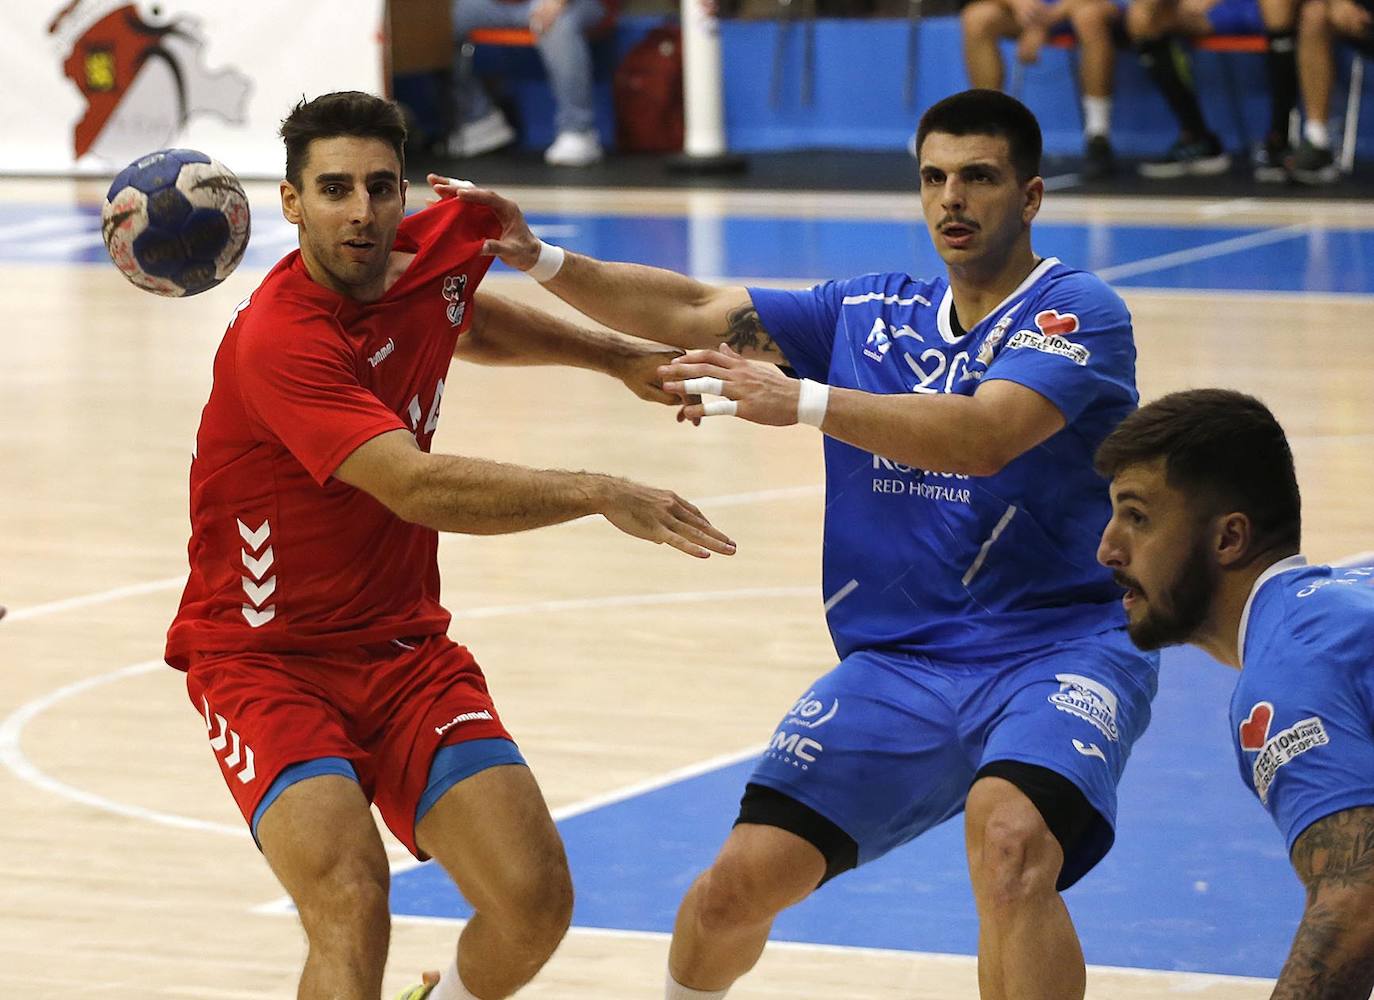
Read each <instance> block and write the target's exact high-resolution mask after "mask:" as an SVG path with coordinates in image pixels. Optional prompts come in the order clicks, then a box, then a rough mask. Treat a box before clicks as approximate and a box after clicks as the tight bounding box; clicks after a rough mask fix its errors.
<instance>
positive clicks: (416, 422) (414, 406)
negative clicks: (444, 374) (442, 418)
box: [406, 379, 444, 438]
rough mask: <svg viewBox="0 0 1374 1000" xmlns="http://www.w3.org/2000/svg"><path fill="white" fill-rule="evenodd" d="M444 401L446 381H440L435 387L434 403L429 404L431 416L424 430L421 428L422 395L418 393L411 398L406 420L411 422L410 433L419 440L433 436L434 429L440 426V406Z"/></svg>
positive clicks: (427, 419)
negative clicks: (422, 437) (423, 435)
mask: <svg viewBox="0 0 1374 1000" xmlns="http://www.w3.org/2000/svg"><path fill="white" fill-rule="evenodd" d="M443 401H444V380H443V379H440V380H439V381H438V382H437V383H436V384H435V386H434V402H432V403H430V404H429V416H427V417H425V425H424V429H423V430H422V429H421V427H420V413H421V412H422V411H421V409H420V395H419V393H416V394H415V395H414V396H412V397H411V398H410V405H409V406H407V407H406V418H407V419H408V420H409V422H410V432H411V433H412V434H414V435H415V436H416V437H417V438H418V437H419V436H420V435H422V434H433V433H434V429H435V428H436V427H438V426H439V404H440V403H442V402H443Z"/></svg>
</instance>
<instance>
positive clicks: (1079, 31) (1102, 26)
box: [1069, 3, 1114, 46]
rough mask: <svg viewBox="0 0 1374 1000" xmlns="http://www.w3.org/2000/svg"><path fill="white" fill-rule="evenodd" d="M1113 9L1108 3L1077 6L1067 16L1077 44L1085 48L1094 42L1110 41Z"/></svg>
mask: <svg viewBox="0 0 1374 1000" xmlns="http://www.w3.org/2000/svg"><path fill="white" fill-rule="evenodd" d="M1113 10H1114V8H1113V7H1112V5H1111V4H1110V3H1084V4H1079V5H1078V6H1077V7H1075V8H1074V10H1073V12H1072V13H1071V14H1069V23H1070V24H1072V25H1073V30H1074V34H1076V35H1077V36H1078V40H1079V43H1080V44H1082V45H1084V46H1087V45H1088V44H1090V43H1092V42H1096V41H1099V40H1101V41H1106V42H1108V43H1109V44H1110V41H1111V25H1112V16H1113Z"/></svg>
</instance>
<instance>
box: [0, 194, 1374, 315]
mask: <svg viewBox="0 0 1374 1000" xmlns="http://www.w3.org/2000/svg"><path fill="white" fill-rule="evenodd" d="M258 218H259V219H260V220H261V221H260V222H259V224H258V225H257V228H256V230H255V236H254V239H253V240H252V241H251V242H250V244H249V248H248V252H247V254H246V256H245V263H246V264H247V265H248V266H250V267H258V268H266V267H269V266H271V265H272V264H273V263H275V262H276V261H277V260H278V259H279V258H280V257H281V256H282V255H283V254H285V253H286V252H287V251H289V250H290V249H292V248H293V247H294V237H293V234H292V233H291V231H290V230H289V229H287V228H286V227H285V224H284V223H282V222H281V221H280V219H278V218H277V217H276V215H275V212H270V213H269V212H268V210H267V209H261V210H260V211H259V213H258ZM530 221H531V223H532V224H534V225H535V226H536V227H541V226H547V227H559V230H558V231H559V232H561V233H567V234H568V235H566V236H561V237H560V238H559V240H558V242H560V243H562V244H563V245H565V246H566V247H568V248H569V249H571V250H576V251H579V252H581V253H586V254H590V255H592V256H594V257H601V258H603V259H607V260H632V261H637V262H640V263H645V264H653V265H656V266H659V267H667V268H671V269H673V270H675V271H683V272H686V273H689V274H696V275H700V276H703V277H706V276H743V277H767V278H772V279H799V280H815V279H816V278H818V277H821V276H829V277H848V276H851V275H856V274H863V273H866V272H869V271H890V270H896V271H907V272H908V273H911V274H914V275H930V274H939V273H941V272H942V271H943V269H944V266H943V264H942V263H941V261H940V259H939V258H938V257H937V256H936V254H935V251H934V248H933V247H932V246H931V245H930V240H929V238H928V236H927V235H926V232H925V228H924V226H923V225H922V224H921V223H920V222H919V220H916V219H895V220H873V219H785V218H757V217H749V216H728V217H720V218H714V217H713V218H708V219H701V218H688V217H682V216H652V217H648V216H646V217H635V216H604V215H577V214H548V215H544V214H533V215H531V216H530ZM1035 231H1036V238H1035V246H1036V250H1037V251H1038V252H1039V253H1041V254H1043V255H1046V256H1056V257H1059V258H1060V259H1062V260H1064V261H1065V262H1066V263H1069V264H1071V265H1073V266H1075V267H1082V268H1086V269H1089V270H1093V271H1100V272H1104V273H1105V274H1106V276H1107V277H1108V278H1109V280H1112V281H1113V283H1114V284H1116V285H1118V286H1120V287H1123V288H1189V289H1211V290H1221V291H1280V292H1318V293H1345V294H1374V264H1372V263H1371V262H1374V230H1361V229H1321V228H1312V229H1297V230H1295V229H1293V228H1292V227H1284V228H1283V229H1272V228H1262V227H1225V226H1209V227H1202V228H1194V227H1189V228H1172V227H1161V226H1144V225H1121V224H1106V223H1093V224H1082V223H1060V222H1041V223H1037V225H1036V230H1035ZM98 233H99V212H98V210H97V209H96V208H95V207H94V206H82V207H73V206H45V205H30V204H3V205H0V263H4V264H24V263H46V264H51V263H57V262H69V263H85V264H106V263H107V261H106V257H105V251H104V248H103V247H102V246H101V244H100V240H99V236H98ZM1233 245H1234V249H1228V247H1230V246H1233ZM1171 260H1177V261H1178V262H1177V263H1172V264H1171V263H1170V261H1171ZM1142 268H1144V270H1143V271H1142ZM1114 273H1115V274H1116V275H1117V276H1116V277H1113V274H1114Z"/></svg>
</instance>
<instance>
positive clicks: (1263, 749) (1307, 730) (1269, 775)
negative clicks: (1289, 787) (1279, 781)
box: [1240, 701, 1331, 805]
mask: <svg viewBox="0 0 1374 1000" xmlns="http://www.w3.org/2000/svg"><path fill="white" fill-rule="evenodd" d="M1273 718H1274V706H1273V705H1271V704H1269V702H1267V701H1262V702H1260V703H1259V704H1258V705H1256V706H1255V707H1254V708H1252V709H1250V717H1249V718H1248V719H1246V720H1245V721H1244V722H1243V723H1241V726H1240V745H1241V749H1242V750H1245V751H1246V752H1248V753H1253V754H1255V765H1254V768H1253V769H1252V771H1251V772H1250V777H1251V780H1252V781H1253V782H1254V785H1255V794H1256V795H1258V796H1259V799H1260V801H1261V802H1263V803H1264V804H1265V805H1268V804H1269V789H1270V788H1271V787H1272V786H1273V784H1274V778H1275V777H1277V776H1278V773H1279V768H1281V767H1283V766H1284V765H1285V764H1287V763H1288V762H1289V761H1291V760H1293V759H1294V758H1296V757H1300V756H1302V755H1303V754H1305V753H1307V751H1309V750H1313V749H1316V748H1317V747H1324V746H1326V745H1327V744H1328V743H1330V742H1331V737H1330V736H1328V735H1327V734H1326V726H1325V724H1324V723H1323V722H1322V720H1321V719H1320V718H1318V717H1317V716H1315V715H1314V716H1312V717H1311V718H1308V719H1303V720H1301V721H1299V722H1295V723H1294V724H1293V725H1291V726H1289V727H1288V728H1287V729H1281V730H1279V731H1278V732H1277V733H1275V734H1274V735H1273V736H1269V737H1268V738H1267V739H1265V738H1264V737H1265V736H1266V735H1267V734H1268V732H1269V724H1270V722H1272V721H1273ZM1260 723H1263V727H1262V728H1261V726H1260ZM1247 727H1250V728H1249V729H1247Z"/></svg>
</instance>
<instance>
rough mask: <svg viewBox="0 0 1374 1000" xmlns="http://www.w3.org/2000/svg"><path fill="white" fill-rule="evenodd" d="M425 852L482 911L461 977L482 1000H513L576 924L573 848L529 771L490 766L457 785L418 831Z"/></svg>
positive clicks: (461, 957)
mask: <svg viewBox="0 0 1374 1000" xmlns="http://www.w3.org/2000/svg"><path fill="white" fill-rule="evenodd" d="M415 839H416V842H417V843H418V844H419V845H420V847H421V849H422V850H424V851H425V852H426V853H427V854H431V855H433V856H434V857H435V858H437V859H438V861H439V863H440V864H442V865H443V866H444V869H445V870H446V871H447V872H448V873H449V875H450V876H452V878H453V880H454V882H456V883H457V885H458V888H459V889H460V890H462V893H463V895H464V897H466V899H467V901H468V902H469V903H471V904H472V906H473V908H474V909H475V910H476V911H477V912H476V913H475V914H474V915H473V917H472V919H471V920H469V921H468V923H467V926H466V927H464V928H463V933H462V935H461V936H460V937H459V940H458V975H459V978H461V979H462V980H463V985H464V986H465V987H466V989H467V990H468V992H469V993H472V994H473V995H474V996H477V997H481V998H482V1000H498V998H500V997H507V996H510V995H511V994H512V993H514V992H515V991H516V990H518V989H519V988H520V987H521V986H524V985H525V983H527V982H529V981H530V980H531V979H532V978H534V974H535V973H536V972H538V971H539V970H540V969H541V968H543V966H544V963H545V962H547V961H548V960H549V957H550V956H551V955H552V954H553V952H554V949H555V948H557V947H558V943H559V942H560V941H562V940H563V935H564V934H565V933H566V932H567V930H568V924H569V922H570V921H571V919H572V898H573V890H572V879H571V877H570V876H569V874H568V860H567V858H566V857H565V856H564V853H563V842H562V841H561V840H560V839H559V837H558V830H557V828H556V827H555V826H554V824H553V820H552V818H550V816H549V810H548V806H546V805H545V804H544V797H543V795H542V794H541V793H540V791H539V785H538V784H537V783H536V782H535V780H534V775H532V774H531V773H530V770H529V768H527V767H523V766H520V765H517V764H507V765H502V766H499V767H492V768H488V769H487V770H485V771H481V772H479V773H478V774H475V775H473V776H472V777H470V778H466V779H464V780H463V781H460V782H459V783H458V784H456V785H454V786H453V787H452V788H450V789H449V790H448V791H447V792H445V793H444V795H443V797H442V798H440V799H439V801H438V802H436V803H435V804H434V807H433V808H432V809H430V811H429V812H427V813H426V814H425V816H424V818H423V819H421V820H420V823H419V825H418V826H417V827H416V828H415Z"/></svg>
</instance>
